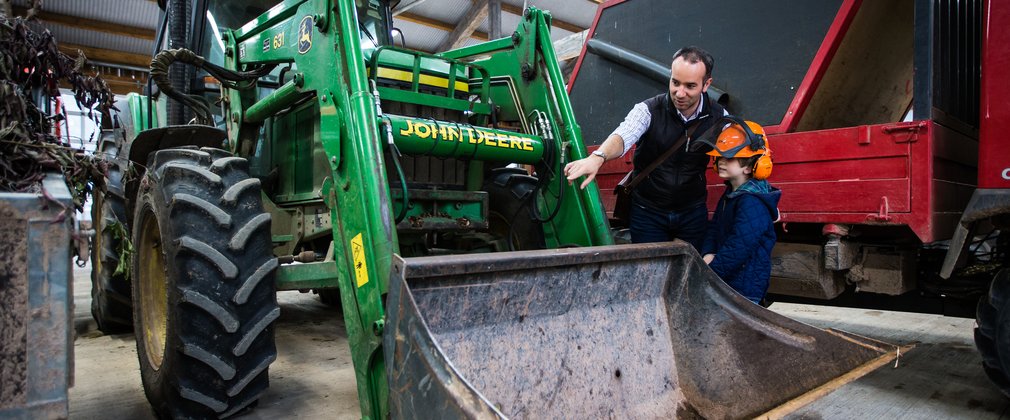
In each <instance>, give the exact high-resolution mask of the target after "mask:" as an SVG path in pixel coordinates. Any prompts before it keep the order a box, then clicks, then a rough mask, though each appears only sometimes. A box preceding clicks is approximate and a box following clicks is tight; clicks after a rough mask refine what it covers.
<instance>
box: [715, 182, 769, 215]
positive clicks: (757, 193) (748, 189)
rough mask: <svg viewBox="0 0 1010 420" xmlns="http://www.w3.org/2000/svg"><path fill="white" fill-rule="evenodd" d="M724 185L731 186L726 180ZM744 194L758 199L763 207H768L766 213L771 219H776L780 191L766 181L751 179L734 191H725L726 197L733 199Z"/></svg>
mask: <svg viewBox="0 0 1010 420" xmlns="http://www.w3.org/2000/svg"><path fill="white" fill-rule="evenodd" d="M726 187H727V188H732V186H730V185H729V183H728V182H727V183H726ZM744 194H750V195H753V196H754V197H757V198H758V199H760V200H761V202H762V203H764V205H765V207H767V208H768V213H769V214H771V216H772V220H778V218H779V209H778V207H779V199H780V198H781V197H782V191H780V190H779V189H778V188H775V187H773V186H772V185H771V184H769V183H768V181H765V180H756V179H751V180H749V181H747V182H745V183H744V184H743V185H741V186H740V188H737V189H736V190H735V191H732V192H729V193H727V194H726V198H728V199H734V198H737V197H740V196H741V195H744Z"/></svg>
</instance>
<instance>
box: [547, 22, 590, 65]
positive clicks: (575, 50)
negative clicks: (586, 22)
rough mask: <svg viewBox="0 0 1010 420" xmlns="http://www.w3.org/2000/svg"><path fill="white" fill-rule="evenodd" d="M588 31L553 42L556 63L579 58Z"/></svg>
mask: <svg viewBox="0 0 1010 420" xmlns="http://www.w3.org/2000/svg"><path fill="white" fill-rule="evenodd" d="M588 34H589V30H588V29H587V30H585V31H582V32H576V33H574V34H571V35H568V36H566V37H564V38H561V39H559V40H557V41H554V52H555V54H557V56H558V62H559V63H564V62H565V61H568V60H571V59H573V58H576V57H578V56H579V54H580V53H582V45H583V44H585V43H586V35H588Z"/></svg>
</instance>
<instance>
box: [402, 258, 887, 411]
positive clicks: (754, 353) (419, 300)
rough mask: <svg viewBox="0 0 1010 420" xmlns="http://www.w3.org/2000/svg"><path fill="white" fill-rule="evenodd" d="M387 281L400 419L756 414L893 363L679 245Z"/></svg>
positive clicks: (415, 271) (431, 267) (514, 261)
mask: <svg viewBox="0 0 1010 420" xmlns="http://www.w3.org/2000/svg"><path fill="white" fill-rule="evenodd" d="M390 282H391V285H390V292H389V296H388V299H387V310H388V312H387V320H388V322H387V327H386V330H385V334H384V337H383V340H384V341H383V344H384V348H385V361H386V370H387V374H388V379H389V386H390V412H391V414H392V416H393V417H394V418H401V417H408V418H447V417H483V418H492V417H515V418H529V417H540V418H614V417H618V418H671V417H679V418H743V417H753V416H756V415H761V414H762V413H767V412H768V411H769V410H772V409H774V408H776V407H778V406H780V405H782V404H784V403H786V402H788V401H790V400H792V399H794V398H796V397H798V396H800V395H803V394H805V393H807V392H808V391H810V390H812V389H814V388H817V387H819V386H822V385H824V384H826V383H828V382H830V381H832V380H834V379H835V378H838V377H840V376H842V375H845V374H846V373H847V372H850V371H852V370H854V369H857V368H859V367H861V366H867V365H868V364H870V363H872V362H874V361H876V362H877V363H879V360H881V359H882V358H886V357H888V356H886V355H885V353H887V352H889V349H886V348H885V347H884V346H881V345H879V343H876V342H869V341H868V340H867V341H866V342H862V341H861V340H859V339H857V338H854V337H851V336H848V335H845V334H841V333H838V332H832V331H826V330H821V329H818V328H814V327H812V326H809V325H806V324H802V323H799V322H796V321H793V320H791V319H788V318H785V317H783V316H780V315H778V314H776V313H774V312H771V311H769V310H766V309H764V308H762V307H760V306H758V305H754V304H753V303H751V302H749V301H747V300H745V299H744V298H742V297H740V296H738V295H737V294H736V293H735V292H733V290H732V289H730V288H729V287H728V286H726V285H725V284H724V283H723V282H722V281H720V280H719V278H718V277H716V276H715V274H713V273H712V272H711V270H709V269H708V267H707V266H706V265H705V263H704V262H703V261H702V260H701V258H700V257H698V254H697V253H695V252H694V250H693V249H691V248H690V246H689V245H687V244H685V243H683V242H674V243H662V244H645V245H625V246H607V247H592V248H572V249H559V250H549V251H530V252H510V253H499V254H481V255H459V256H450V257H444V256H443V257H425V258H411V259H399V258H398V259H397V261H396V263H395V265H394V272H393V276H392V278H391V280H390ZM850 376H851V375H850Z"/></svg>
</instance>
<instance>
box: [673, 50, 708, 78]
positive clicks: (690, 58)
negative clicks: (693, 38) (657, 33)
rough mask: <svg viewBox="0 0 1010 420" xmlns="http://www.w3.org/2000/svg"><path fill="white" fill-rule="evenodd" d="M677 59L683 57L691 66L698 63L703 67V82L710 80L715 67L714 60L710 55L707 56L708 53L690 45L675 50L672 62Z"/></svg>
mask: <svg viewBox="0 0 1010 420" xmlns="http://www.w3.org/2000/svg"><path fill="white" fill-rule="evenodd" d="M679 57H684V60H685V61H687V62H688V63H691V64H694V63H697V62H699V61H700V62H701V63H702V64H704V65H705V80H708V79H711V78H712V68H713V67H715V59H714V58H712V54H709V53H708V51H705V50H703V49H701V48H698V47H695V46H693V45H691V46H687V47H684V48H681V49H679V50H677V52H675V53H673V59H674V60H676V59H677V58H679Z"/></svg>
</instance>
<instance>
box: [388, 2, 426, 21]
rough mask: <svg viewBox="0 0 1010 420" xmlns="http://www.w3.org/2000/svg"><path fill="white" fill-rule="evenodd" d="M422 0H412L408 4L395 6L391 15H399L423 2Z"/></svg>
mask: <svg viewBox="0 0 1010 420" xmlns="http://www.w3.org/2000/svg"><path fill="white" fill-rule="evenodd" d="M424 1H425V0H414V1H412V2H410V3H409V4H405V5H403V6H397V7H396V10H393V16H394V17H396V16H400V15H402V14H404V13H406V12H407V11H408V10H410V9H413V8H414V7H416V6H418V5H420V4H421V3H424Z"/></svg>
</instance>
